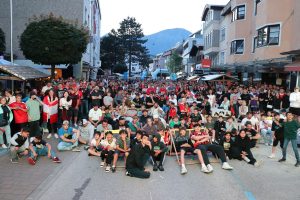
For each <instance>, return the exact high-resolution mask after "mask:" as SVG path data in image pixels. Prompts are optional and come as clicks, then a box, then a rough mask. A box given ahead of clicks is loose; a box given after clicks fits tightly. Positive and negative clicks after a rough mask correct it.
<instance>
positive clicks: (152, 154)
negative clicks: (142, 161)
mask: <svg viewBox="0 0 300 200" xmlns="http://www.w3.org/2000/svg"><path fill="white" fill-rule="evenodd" d="M151 158H152V161H153V164H154V165H157V163H156V162H157V161H159V165H163V162H164V160H165V152H161V153H160V154H158V156H156V157H155V153H154V152H152V153H151Z"/></svg>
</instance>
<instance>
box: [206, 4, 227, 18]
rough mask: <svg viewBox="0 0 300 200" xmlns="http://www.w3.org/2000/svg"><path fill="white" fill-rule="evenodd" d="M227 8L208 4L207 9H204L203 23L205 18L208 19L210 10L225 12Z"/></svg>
mask: <svg viewBox="0 0 300 200" xmlns="http://www.w3.org/2000/svg"><path fill="white" fill-rule="evenodd" d="M224 7H225V6H224V5H210V4H207V5H206V6H205V7H204V10H203V13H202V18H201V19H202V21H205V18H206V15H207V13H208V11H209V10H210V9H212V10H223V8H224Z"/></svg>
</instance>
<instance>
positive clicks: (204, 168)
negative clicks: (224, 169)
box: [201, 165, 213, 173]
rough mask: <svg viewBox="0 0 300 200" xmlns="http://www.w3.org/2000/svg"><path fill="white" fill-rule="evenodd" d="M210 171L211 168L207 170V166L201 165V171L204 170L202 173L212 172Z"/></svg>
mask: <svg viewBox="0 0 300 200" xmlns="http://www.w3.org/2000/svg"><path fill="white" fill-rule="evenodd" d="M212 171H213V170H211V171H209V170H208V168H207V167H206V166H205V165H203V166H202V167H201V172H204V173H210V172H212Z"/></svg>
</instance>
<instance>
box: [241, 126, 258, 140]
mask: <svg viewBox="0 0 300 200" xmlns="http://www.w3.org/2000/svg"><path fill="white" fill-rule="evenodd" d="M244 130H245V132H246V134H247V136H248V137H249V138H250V137H254V136H256V134H257V132H256V131H255V130H254V129H250V130H248V129H246V128H245V129H244Z"/></svg>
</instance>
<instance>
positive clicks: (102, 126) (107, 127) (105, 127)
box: [97, 119, 113, 133]
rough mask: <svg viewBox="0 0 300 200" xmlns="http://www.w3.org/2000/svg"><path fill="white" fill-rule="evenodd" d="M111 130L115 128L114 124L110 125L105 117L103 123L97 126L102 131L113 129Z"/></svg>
mask: <svg viewBox="0 0 300 200" xmlns="http://www.w3.org/2000/svg"><path fill="white" fill-rule="evenodd" d="M111 130H113V128H112V125H110V124H109V123H108V120H106V119H103V120H102V122H101V124H99V125H98V126H97V131H98V132H100V133H104V132H106V131H111Z"/></svg>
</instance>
